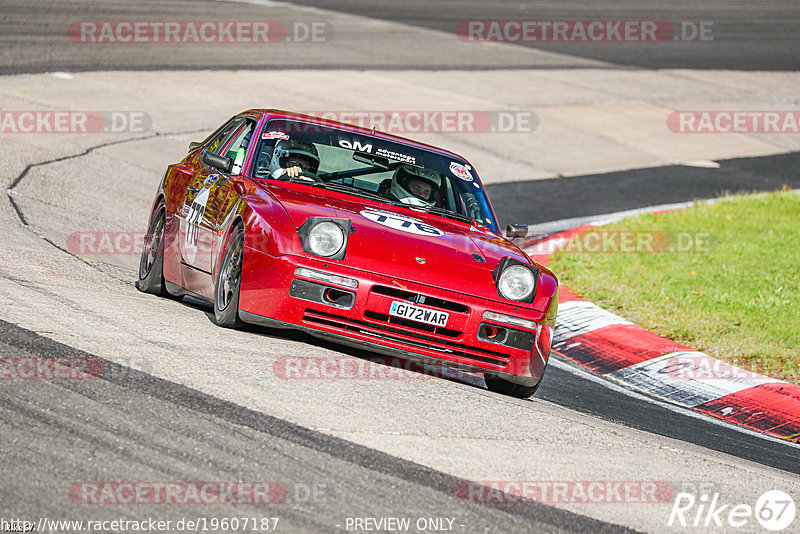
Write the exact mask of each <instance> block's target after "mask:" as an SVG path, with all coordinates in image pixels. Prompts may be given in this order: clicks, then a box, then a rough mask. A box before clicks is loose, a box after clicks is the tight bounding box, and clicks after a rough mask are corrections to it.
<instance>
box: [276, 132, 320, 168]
mask: <svg viewBox="0 0 800 534" xmlns="http://www.w3.org/2000/svg"><path fill="white" fill-rule="evenodd" d="M290 158H294V159H299V160H302V161H303V162H305V163H306V165H307V166H308V168H304V170H306V171H308V172H310V173H312V174H316V173H317V169H319V153H318V152H317V147H315V146H314V145H313V144H311V143H305V142H303V141H294V140H288V139H285V140H281V141H278V143H277V144H276V145H275V150H274V152H273V153H272V160H271V161H270V165H269V170H270V172H275V171H276V170H278V169H285V168H286V165H287V160H289V159H290Z"/></svg>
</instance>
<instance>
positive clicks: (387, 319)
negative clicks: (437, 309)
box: [364, 310, 462, 337]
mask: <svg viewBox="0 0 800 534" xmlns="http://www.w3.org/2000/svg"><path fill="white" fill-rule="evenodd" d="M364 316H365V317H367V318H369V319H374V320H376V321H382V322H384V323H392V324H396V325H398V326H405V327H406V328H414V329H416V330H422V331H424V332H430V333H431V334H439V335H441V336H447V337H458V336H460V335H461V334H462V332H459V331H458V330H452V329H450V328H444V327H441V326H433V325H432V324H425V323H420V322H417V321H412V320H410V319H404V318H402V317H393V316H391V315H386V314H385V313H378V312H374V311H370V310H367V311H365V312H364Z"/></svg>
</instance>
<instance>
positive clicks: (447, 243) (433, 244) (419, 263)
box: [269, 184, 550, 308]
mask: <svg viewBox="0 0 800 534" xmlns="http://www.w3.org/2000/svg"><path fill="white" fill-rule="evenodd" d="M269 191H270V192H271V193H272V194H273V195H274V196H275V197H276V198H277V199H278V200H279V201H280V202H281V203H282V204H283V206H284V208H285V209H286V211H287V213H288V214H289V216H290V217H291V219H292V223H293V224H294V225H295V227H297V228H299V227H300V226H301V225H302V224H303V223H304V222H305V221H306V220H307V219H308V218H309V217H331V218H337V219H347V220H349V221H350V224H351V226H352V229H351V233H350V235H349V238H348V243H347V252H346V255H345V258H344V260H342V263H343V264H345V265H348V266H349V267H352V268H355V269H361V270H365V271H370V272H374V273H378V274H383V275H386V276H390V277H392V278H394V280H393V281H392V283H393V285H395V286H397V287H400V288H402V287H403V286H404V282H407V281H409V282H416V283H421V284H425V285H429V286H433V287H438V288H444V289H449V290H452V291H457V292H460V293H464V294H468V295H472V296H479V297H483V298H487V299H491V300H495V301H501V302H506V303H511V301H508V300H506V299H503V298H502V297H500V296H499V295H498V294H497V290H496V289H495V283H494V278H493V276H492V271H493V270H494V269H495V267H497V264H498V263H499V262H500V260H501V259H502V258H503V257H506V256H510V257H512V258H515V259H517V260H520V261H522V262H525V263H531V260H530V259H529V258H528V256H527V255H525V253H523V252H522V251H521V250H520V249H519V248H517V247H516V246H514V245H513V244H512V243H510V242H508V241H506V240H504V239H502V238H501V237H499V236H497V235H495V234H493V233H491V232H488V231H486V230H483V229H481V228H476V227H474V226H471V225H468V224H464V223H461V222H459V221H453V220H450V219H446V218H443V217H439V216H436V215H432V214H427V213H423V212H419V211H416V210H412V209H406V208H403V207H396V206H391V205H388V204H383V203H380V202H375V201H371V200H369V199H364V198H360V197H355V196H351V195H346V194H342V193H338V192H334V191H327V190H325V189H321V188H320V189H317V188H310V187H308V186H300V185H299V184H286V185H283V184H277V185H274V186H271V187H269ZM537 267H539V268H540V270H542V271H543V273H545V274H550V273H549V271H547V269H545V268H543V267H541V266H539V265H537ZM537 301H538V299H537ZM537 303H538V302H537ZM537 308H538V306H537Z"/></svg>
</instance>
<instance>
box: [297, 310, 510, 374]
mask: <svg viewBox="0 0 800 534" xmlns="http://www.w3.org/2000/svg"><path fill="white" fill-rule="evenodd" d="M303 320H304V321H307V322H310V323H317V324H322V325H326V326H331V327H334V328H340V329H342V330H349V331H352V332H360V333H363V334H368V335H372V336H376V337H379V338H383V339H389V340H392V341H396V342H398V343H405V344H407V345H412V346H415V347H420V348H426V349H430V350H436V351H442V352H445V353H446V354H452V355H455V356H461V357H462V358H469V359H471V360H475V361H479V362H484V363H488V364H491V365H496V366H498V367H505V366H506V365H508V355H507V354H504V353H502V352H496V351H492V350H487V349H484V348H477V347H472V346H469V345H464V344H462V343H458V342H455V341H448V340H446V339H437V338H433V337H431V336H427V335H424V334H422V333H418V332H414V331H409V330H403V329H401V328H396V327H393V326H390V325H388V324H373V323H369V322H367V321H360V320H358V319H351V318H349V317H344V316H341V315H336V314H333V313H328V312H323V311H322V310H314V309H311V308H306V309H305V315H304V316H303ZM392 334H398V335H403V336H406V338H401V337H398V336H396V335H392ZM408 337H412V338H415V339H417V340H419V341H411V340H409V339H407V338H408ZM476 352H477V353H478V354H476Z"/></svg>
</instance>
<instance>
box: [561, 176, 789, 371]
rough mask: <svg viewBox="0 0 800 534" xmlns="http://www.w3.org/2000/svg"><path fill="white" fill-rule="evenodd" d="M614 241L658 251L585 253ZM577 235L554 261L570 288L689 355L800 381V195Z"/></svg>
mask: <svg viewBox="0 0 800 534" xmlns="http://www.w3.org/2000/svg"><path fill="white" fill-rule="evenodd" d="M615 231H621V232H623V234H619V233H617V234H614V233H613V232H615ZM628 231H630V232H635V233H631V234H627V233H625V232H628ZM591 232H605V234H600V235H596V236H593V237H590V233H591ZM651 232H652V233H651ZM615 235H616V236H617V237H619V236H620V235H624V236H629V238H630V236H635V239H639V240H640V241H641V243H642V245H641V247H640V248H639V249H638V250H645V251H647V250H651V249H652V250H655V252H603V253H597V252H594V253H593V252H586V249H587V245H589V248H591V246H592V244H596V243H597V242H598V241H597V239H598V238H599V237H606V238H607V241H608V238H609V237H613V236H615ZM709 238H710V239H709ZM576 239H578V240H577V241H575V240H573V241H571V242H570V243H569V244H568V245H567V246H566V247H565V250H563V251H559V252H557V253H556V254H554V255H553V256H552V258H551V267H552V269H553V271H554V272H555V273H556V274H557V275H558V277H559V279H560V281H561V283H563V284H564V285H565V286H566V287H568V288H569V289H571V290H573V291H576V292H577V293H579V294H580V295H581V296H583V297H584V298H586V299H588V300H591V301H593V302H595V303H596V304H597V305H599V306H601V307H603V308H606V309H608V310H611V311H613V312H614V313H616V314H617V315H620V316H622V317H625V318H626V319H629V320H631V321H633V322H634V323H636V324H638V325H640V326H642V327H644V328H647V329H648V330H651V331H653V332H655V333H657V334H660V335H662V336H665V337H668V338H670V339H673V340H675V341H677V342H679V343H683V344H684V345H687V346H689V347H692V348H693V349H695V350H699V351H702V352H705V353H707V354H710V355H712V356H714V357H716V358H719V359H720V360H724V361H727V362H730V363H732V364H734V365H737V366H739V367H742V368H744V369H748V370H751V371H755V372H758V373H762V374H765V375H768V376H772V377H774V378H780V379H783V380H786V381H790V382H794V383H800V196H798V195H796V194H794V193H792V192H790V191H786V190H784V191H782V192H778V193H771V194H768V195H765V196H759V195H737V196H732V197H728V198H727V199H726V200H724V201H722V202H719V203H716V204H710V205H707V204H703V203H695V204H694V205H693V206H692V207H690V208H688V209H685V210H680V211H675V212H670V213H664V214H657V215H649V214H648V215H641V216H637V217H633V218H630V219H626V220H624V221H620V222H618V223H615V224H612V225H609V226H604V227H602V228H597V229H594V230H590V231H589V232H587V233H584V234H582V235H581V236H579V237H578V238H576ZM592 239H595V241H592ZM630 239H634V238H630ZM679 240H682V241H683V242H680V241H679ZM614 241H616V242H617V243H618V244H619V243H620V239H619V238H617V239H615V240H614ZM676 243H678V244H679V245H680V246H679V247H678V248H680V250H675V249H674V248H673V245H674V244H676ZM648 245H649V248H648ZM690 245H693V246H690ZM634 248H636V247H634ZM688 248H691V249H692V250H691V251H682V250H686V249H688ZM570 250H571V251H570ZM581 250H582V251H583V252H576V251H581ZM626 250H630V247H629V248H628V249H626Z"/></svg>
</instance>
